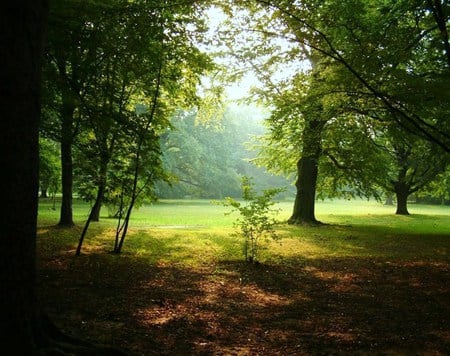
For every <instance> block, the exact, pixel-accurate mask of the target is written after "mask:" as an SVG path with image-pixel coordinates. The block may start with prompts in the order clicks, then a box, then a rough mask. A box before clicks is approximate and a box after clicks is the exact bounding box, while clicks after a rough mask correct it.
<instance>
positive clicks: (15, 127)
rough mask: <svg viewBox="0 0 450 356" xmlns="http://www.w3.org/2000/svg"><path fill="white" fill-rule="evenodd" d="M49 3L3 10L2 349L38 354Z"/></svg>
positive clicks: (33, 1) (7, 4)
mask: <svg viewBox="0 0 450 356" xmlns="http://www.w3.org/2000/svg"><path fill="white" fill-rule="evenodd" d="M45 8H46V2H45V1H38V0H28V1H17V2H15V1H4V2H2V5H1V9H0V23H1V46H0V107H1V108H2V120H1V130H0V152H1V154H0V167H2V180H3V184H4V185H3V187H4V188H6V189H4V191H3V194H2V199H3V200H2V201H3V205H4V206H5V207H6V209H3V212H2V214H0V226H1V229H0V285H1V287H0V335H1V339H2V345H1V349H2V350H4V351H6V352H7V353H9V354H11V355H12V354H14V355H33V354H35V353H36V352H35V349H36V340H35V325H36V319H37V310H38V308H37V302H36V294H35V274H36V268H35V239H36V222H37V201H38V188H39V187H38V181H39V174H38V165H39V155H38V152H39V150H38V123H39V112H40V108H39V106H40V100H39V88H40V62H41V55H40V54H41V48H42V46H41V42H42V34H43V28H44V23H45V18H44V14H45V13H46V10H45Z"/></svg>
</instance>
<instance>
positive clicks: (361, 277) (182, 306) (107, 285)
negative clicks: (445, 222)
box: [39, 252, 450, 355]
mask: <svg viewBox="0 0 450 356" xmlns="http://www.w3.org/2000/svg"><path fill="white" fill-rule="evenodd" d="M449 277H450V267H449V265H448V263H445V262H441V263H438V262H420V261H415V262H404V261H403V262H394V261H386V260H373V259H364V258H358V259H356V258H346V259H336V258H330V259H313V260H306V259H291V260H289V259H288V260H285V261H284V262H283V263H282V264H277V265H264V264H258V265H250V266H249V265H247V264H244V263H241V262H236V261H230V262H222V263H217V264H214V265H205V266H202V267H195V268H189V267H185V266H174V265H155V264H149V263H148V261H147V260H144V259H137V258H136V257H135V256H133V257H131V256H127V255H126V254H125V255H122V256H112V255H107V254H105V253H104V252H103V253H102V254H95V253H92V254H89V255H82V256H80V257H78V258H75V257H74V256H73V255H72V254H71V253H70V254H69V253H67V254H62V255H59V257H58V258H52V257H49V256H47V257H44V258H41V259H40V264H39V292H40V298H41V300H42V301H43V303H44V306H45V308H46V309H47V311H48V312H49V314H50V315H51V317H52V318H53V319H54V320H55V322H56V323H57V324H58V325H59V326H60V327H61V328H62V329H63V330H65V331H67V332H69V333H71V334H74V335H77V336H79V337H82V338H86V339H90V340H92V341H95V342H101V343H106V344H111V345H114V346H118V347H121V348H124V349H127V350H130V352H132V353H133V354H136V355H180V354H182V355H189V354H192V355H318V354H319V355H320V354H323V355H329V354H352V355H353V354H361V355H364V354H434V355H439V354H442V355H444V354H450V325H449V323H448V321H449V320H450V305H449V300H450V286H449V281H450V278H449Z"/></svg>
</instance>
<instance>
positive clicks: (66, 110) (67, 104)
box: [58, 93, 75, 227]
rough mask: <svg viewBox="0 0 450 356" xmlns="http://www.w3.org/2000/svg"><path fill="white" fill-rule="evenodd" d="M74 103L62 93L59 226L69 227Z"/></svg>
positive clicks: (70, 218) (70, 224)
mask: <svg viewBox="0 0 450 356" xmlns="http://www.w3.org/2000/svg"><path fill="white" fill-rule="evenodd" d="M74 111H75V105H74V104H73V103H72V101H71V100H70V94H67V93H66V94H64V93H63V104H62V109H61V116H62V125H61V173H62V175H61V186H62V200H61V211H60V217H59V223H58V225H59V226H65V227H71V226H73V225H74V222H73V212H72V190H73V188H72V187H73V163H72V141H73V114H74Z"/></svg>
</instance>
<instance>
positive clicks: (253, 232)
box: [222, 177, 284, 263]
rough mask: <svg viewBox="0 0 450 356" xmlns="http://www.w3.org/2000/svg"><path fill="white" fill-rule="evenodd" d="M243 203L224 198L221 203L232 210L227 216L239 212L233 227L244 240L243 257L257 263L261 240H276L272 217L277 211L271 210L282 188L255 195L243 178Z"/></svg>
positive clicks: (247, 179)
mask: <svg viewBox="0 0 450 356" xmlns="http://www.w3.org/2000/svg"><path fill="white" fill-rule="evenodd" d="M241 187H242V198H243V202H240V201H237V200H235V199H233V198H230V197H228V198H226V199H225V201H224V202H223V203H222V204H223V205H224V206H230V207H232V208H233V210H232V211H230V212H229V213H227V214H231V213H232V212H234V211H237V212H239V217H238V218H237V220H236V222H235V223H234V225H235V226H236V227H238V228H239V232H238V235H239V236H240V237H242V238H243V239H244V256H245V260H246V261H247V262H249V263H255V262H257V258H258V253H259V249H260V240H261V239H262V238H265V239H268V238H272V239H278V235H277V234H276V232H275V230H274V226H275V225H276V224H277V220H276V219H275V218H274V215H275V214H276V213H278V212H279V209H273V208H272V207H273V205H274V204H275V202H274V201H273V198H274V197H275V195H277V194H278V193H281V192H283V191H284V189H283V188H274V189H266V190H263V191H262V193H261V194H257V193H256V192H255V190H254V185H253V183H252V181H251V179H250V178H248V177H243V178H242V182H241Z"/></svg>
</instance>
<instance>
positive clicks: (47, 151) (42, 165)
mask: <svg viewBox="0 0 450 356" xmlns="http://www.w3.org/2000/svg"><path fill="white" fill-rule="evenodd" d="M60 182H61V160H60V159H59V148H58V145H57V144H56V142H54V141H52V140H50V139H46V138H43V137H41V138H39V187H40V190H41V194H45V193H50V194H51V195H53V196H54V195H55V194H56V192H58V191H59V188H60ZM44 192H45V193H44Z"/></svg>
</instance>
